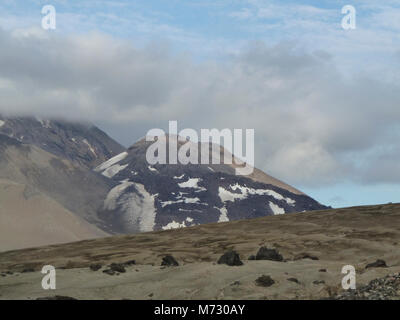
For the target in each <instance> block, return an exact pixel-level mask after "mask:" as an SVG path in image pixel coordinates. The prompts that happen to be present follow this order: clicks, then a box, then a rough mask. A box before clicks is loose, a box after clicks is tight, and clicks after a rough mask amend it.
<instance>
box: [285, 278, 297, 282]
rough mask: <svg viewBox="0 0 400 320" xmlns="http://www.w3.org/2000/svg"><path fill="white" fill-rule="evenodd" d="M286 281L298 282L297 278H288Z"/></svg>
mask: <svg viewBox="0 0 400 320" xmlns="http://www.w3.org/2000/svg"><path fill="white" fill-rule="evenodd" d="M287 281H291V282H294V283H299V280H297V279H296V278H289V279H287Z"/></svg>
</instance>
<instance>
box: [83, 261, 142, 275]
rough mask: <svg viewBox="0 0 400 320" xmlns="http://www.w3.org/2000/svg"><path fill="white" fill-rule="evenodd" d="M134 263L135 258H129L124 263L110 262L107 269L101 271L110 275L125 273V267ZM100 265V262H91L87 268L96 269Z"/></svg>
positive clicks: (99, 267)
mask: <svg viewBox="0 0 400 320" xmlns="http://www.w3.org/2000/svg"><path fill="white" fill-rule="evenodd" d="M134 264H136V261H135V260H129V261H126V262H124V263H111V264H110V265H108V266H107V269H104V270H103V273H106V274H108V275H110V276H113V275H118V274H120V273H125V272H126V269H125V267H128V266H131V265H134ZM102 267H103V266H102V265H101V264H100V263H95V264H91V265H90V266H89V269H90V270H92V271H98V270H100V269H101V268H102Z"/></svg>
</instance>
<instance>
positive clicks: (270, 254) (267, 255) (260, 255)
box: [256, 247, 283, 261]
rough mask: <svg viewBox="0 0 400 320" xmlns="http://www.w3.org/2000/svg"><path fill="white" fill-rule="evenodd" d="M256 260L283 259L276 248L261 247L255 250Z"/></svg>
mask: <svg viewBox="0 0 400 320" xmlns="http://www.w3.org/2000/svg"><path fill="white" fill-rule="evenodd" d="M256 260H271V261H283V257H282V255H281V254H280V253H279V252H278V251H277V250H276V249H268V248H267V247H261V248H260V249H259V250H258V252H257V255H256Z"/></svg>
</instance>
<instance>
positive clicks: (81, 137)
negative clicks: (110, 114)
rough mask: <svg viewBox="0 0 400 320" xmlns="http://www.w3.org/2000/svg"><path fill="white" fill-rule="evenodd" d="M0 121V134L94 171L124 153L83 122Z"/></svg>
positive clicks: (31, 118)
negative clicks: (1, 122)
mask: <svg viewBox="0 0 400 320" xmlns="http://www.w3.org/2000/svg"><path fill="white" fill-rule="evenodd" d="M0 119H1V120H2V121H4V124H3V125H2V126H1V127H0V133H2V134H5V135H7V136H9V137H12V138H14V139H17V140H19V141H21V142H22V143H24V144H31V145H35V146H37V147H39V148H41V149H43V150H46V151H47V152H50V153H52V154H54V155H56V156H59V157H62V158H64V159H68V160H70V161H73V162H76V163H79V164H81V165H83V166H85V167H87V168H93V167H95V166H96V165H98V164H100V163H102V162H104V161H106V160H107V159H109V158H111V157H113V156H115V155H117V154H118V153H120V152H122V151H123V150H124V147H122V146H121V145H120V144H119V143H117V142H116V141H114V140H113V139H111V138H110V137H109V136H107V134H106V133H104V132H103V131H101V130H100V129H99V128H97V127H95V126H93V125H91V124H86V123H73V122H68V121H63V120H43V119H39V118H34V117H13V118H5V117H1V116H0Z"/></svg>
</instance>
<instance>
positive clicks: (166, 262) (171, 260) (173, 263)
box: [161, 255, 179, 267]
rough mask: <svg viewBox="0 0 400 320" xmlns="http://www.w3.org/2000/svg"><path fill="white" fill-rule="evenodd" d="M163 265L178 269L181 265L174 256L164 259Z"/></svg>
mask: <svg viewBox="0 0 400 320" xmlns="http://www.w3.org/2000/svg"><path fill="white" fill-rule="evenodd" d="M161 265H162V266H166V267H177V266H179V263H178V261H176V260H175V258H174V257H173V256H170V255H167V256H165V257H164V258H163V259H162V262H161Z"/></svg>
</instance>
